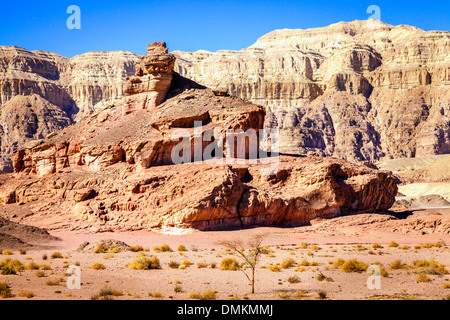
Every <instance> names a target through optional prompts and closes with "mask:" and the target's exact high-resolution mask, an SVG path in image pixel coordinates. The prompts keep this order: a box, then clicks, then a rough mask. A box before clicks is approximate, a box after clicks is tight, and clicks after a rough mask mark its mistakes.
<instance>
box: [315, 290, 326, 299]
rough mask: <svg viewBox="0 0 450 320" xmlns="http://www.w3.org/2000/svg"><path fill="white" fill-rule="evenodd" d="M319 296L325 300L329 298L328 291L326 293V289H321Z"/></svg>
mask: <svg viewBox="0 0 450 320" xmlns="http://www.w3.org/2000/svg"><path fill="white" fill-rule="evenodd" d="M317 296H318V297H319V299H320V300H324V299H326V298H327V293H326V291H323V290H320V291H319V292H318V293H317Z"/></svg>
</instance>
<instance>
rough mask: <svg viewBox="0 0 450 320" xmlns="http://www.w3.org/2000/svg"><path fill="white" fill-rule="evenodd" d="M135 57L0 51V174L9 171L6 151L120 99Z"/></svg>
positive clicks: (10, 167) (8, 153)
mask: <svg viewBox="0 0 450 320" xmlns="http://www.w3.org/2000/svg"><path fill="white" fill-rule="evenodd" d="M139 57H140V56H139V55H136V54H132V53H130V52H125V51H118V52H89V53H86V54H82V55H79V56H75V57H73V58H70V59H69V58H66V57H63V56H60V55H58V54H55V53H52V52H43V51H27V50H25V49H23V48H19V47H0V117H1V119H2V120H0V131H1V133H2V134H1V138H0V139H1V141H0V143H1V151H0V170H4V171H7V172H11V171H12V163H11V160H10V156H11V153H12V152H13V151H14V150H16V149H17V148H20V147H21V146H23V145H24V143H25V142H27V141H29V140H34V139H42V138H44V137H45V136H46V135H47V134H49V133H51V132H55V131H57V130H60V129H62V128H63V127H65V126H67V125H68V124H70V123H73V121H76V120H78V119H80V118H82V117H83V116H84V115H86V114H90V113H91V112H93V111H94V110H97V109H99V108H101V107H104V106H105V105H106V104H108V103H110V102H112V101H114V100H116V99H118V98H120V97H122V96H123V94H124V92H123V84H124V80H125V78H126V77H127V76H130V75H132V74H134V72H135V62H136V61H137V60H138V59H139ZM44 105H45V106H46V107H45V108H44V107H43V106H44ZM43 108H44V109H45V110H47V111H44V109H43ZM11 119H19V121H18V123H13V122H11ZM20 119H26V120H25V121H22V120H20Z"/></svg>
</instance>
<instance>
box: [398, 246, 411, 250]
mask: <svg viewBox="0 0 450 320" xmlns="http://www.w3.org/2000/svg"><path fill="white" fill-rule="evenodd" d="M397 248H398V249H401V250H408V249H409V248H411V247H410V246H407V245H404V246H398V247H397Z"/></svg>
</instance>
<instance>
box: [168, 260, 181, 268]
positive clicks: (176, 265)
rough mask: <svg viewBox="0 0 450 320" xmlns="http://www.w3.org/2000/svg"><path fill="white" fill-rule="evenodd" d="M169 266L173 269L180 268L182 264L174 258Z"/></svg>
mask: <svg viewBox="0 0 450 320" xmlns="http://www.w3.org/2000/svg"><path fill="white" fill-rule="evenodd" d="M168 266H169V268H171V269H178V267H179V266H180V264H179V263H178V262H176V261H174V260H172V261H170V262H169V263H168Z"/></svg>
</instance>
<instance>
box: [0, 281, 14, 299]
mask: <svg viewBox="0 0 450 320" xmlns="http://www.w3.org/2000/svg"><path fill="white" fill-rule="evenodd" d="M0 297H2V298H11V297H13V294H12V292H11V287H10V286H9V285H8V284H7V283H6V282H0Z"/></svg>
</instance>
